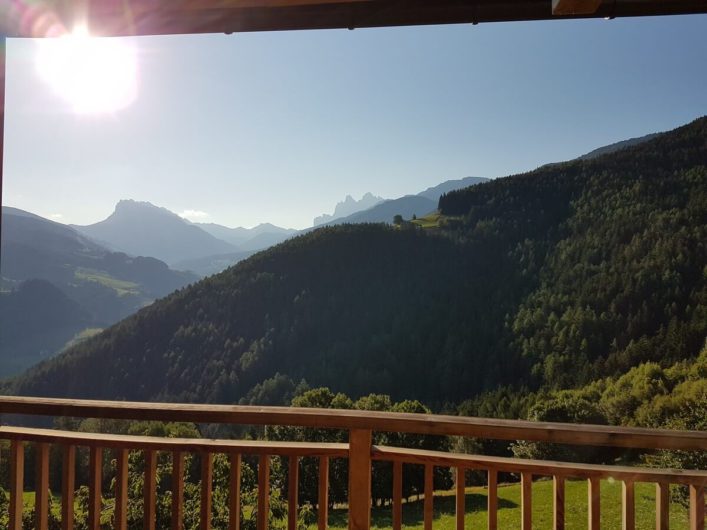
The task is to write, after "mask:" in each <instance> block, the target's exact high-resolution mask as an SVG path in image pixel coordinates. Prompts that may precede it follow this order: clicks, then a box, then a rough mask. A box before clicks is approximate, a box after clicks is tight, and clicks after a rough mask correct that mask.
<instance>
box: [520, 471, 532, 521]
mask: <svg viewBox="0 0 707 530" xmlns="http://www.w3.org/2000/svg"><path fill="white" fill-rule="evenodd" d="M520 489H521V500H520V506H521V508H520V511H521V528H522V530H532V528H533V475H532V474H531V473H529V472H527V471H524V472H523V473H521V475H520Z"/></svg>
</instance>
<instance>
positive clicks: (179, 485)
mask: <svg viewBox="0 0 707 530" xmlns="http://www.w3.org/2000/svg"><path fill="white" fill-rule="evenodd" d="M183 526H184V454H183V453H181V452H180V451H174V452H173V453H172V530H182V527H183Z"/></svg>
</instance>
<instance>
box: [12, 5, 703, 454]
mask: <svg viewBox="0 0 707 530" xmlns="http://www.w3.org/2000/svg"><path fill="white" fill-rule="evenodd" d="M705 9H706V10H707V7H705ZM0 414H39V415H48V416H74V417H91V418H117V419H134V420H161V421H191V422H196V423H231V424H243V425H298V426H302V427H316V428H332V429H361V430H373V431H386V432H393V431H395V432H411V433H419V434H438V435H456V436H467V437H478V438H485V439H500V440H528V441H538V442H551V443H568V444H575V445H602V446H611V447H633V448H645V449H682V450H707V432H703V431H671V430H665V429H647V428H641V427H616V426H608V425H580V424H571V423H551V422H534V421H521V420H499V419H492V418H470V417H462V416H443V415H434V414H410V413H398V412H377V411H360V410H332V409H310V408H298V407H258V406H245V405H200V404H178V403H140V402H128V401H97V400H74V399H59V398H31V397H18V396H0Z"/></svg>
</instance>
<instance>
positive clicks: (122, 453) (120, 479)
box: [115, 448, 129, 530]
mask: <svg viewBox="0 0 707 530" xmlns="http://www.w3.org/2000/svg"><path fill="white" fill-rule="evenodd" d="M128 456H129V451H128V450H127V449H125V448H122V449H118V450H117V451H116V452H115V460H116V477H115V530H127V528H128Z"/></svg>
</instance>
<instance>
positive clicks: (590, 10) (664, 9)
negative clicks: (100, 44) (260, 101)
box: [0, 0, 707, 37]
mask: <svg viewBox="0 0 707 530" xmlns="http://www.w3.org/2000/svg"><path fill="white" fill-rule="evenodd" d="M554 3H555V6H554V9H553V0H1V1H0V31H2V32H3V33H4V34H5V35H6V36H9V37H45V36H52V35H57V34H61V33H62V32H65V31H67V30H70V29H71V28H73V27H74V26H76V25H78V24H86V25H87V26H88V28H89V30H90V31H91V33H92V34H96V35H104V36H124V35H163V34H183V33H232V32H241V31H272V30H295V29H326V28H350V29H354V28H367V27H379V26H407V25H421V24H456V23H478V22H501V21H518V20H545V19H563V18H577V17H606V18H612V17H629V16H648V15H671V14H688V13H707V0H554ZM553 12H554V13H553ZM560 13H562V14H560Z"/></svg>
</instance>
